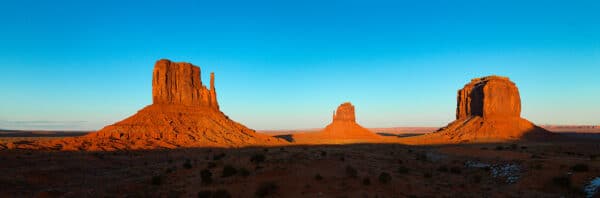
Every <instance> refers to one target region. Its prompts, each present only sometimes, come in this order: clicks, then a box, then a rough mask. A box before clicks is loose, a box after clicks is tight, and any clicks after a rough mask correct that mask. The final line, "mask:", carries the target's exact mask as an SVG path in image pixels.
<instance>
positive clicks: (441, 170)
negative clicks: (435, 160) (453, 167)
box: [437, 166, 448, 172]
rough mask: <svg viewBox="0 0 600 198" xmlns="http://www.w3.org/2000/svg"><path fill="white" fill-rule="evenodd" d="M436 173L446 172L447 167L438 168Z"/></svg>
mask: <svg viewBox="0 0 600 198" xmlns="http://www.w3.org/2000/svg"><path fill="white" fill-rule="evenodd" d="M437 171H439V172H448V167H446V166H440V167H439V168H438V169H437Z"/></svg>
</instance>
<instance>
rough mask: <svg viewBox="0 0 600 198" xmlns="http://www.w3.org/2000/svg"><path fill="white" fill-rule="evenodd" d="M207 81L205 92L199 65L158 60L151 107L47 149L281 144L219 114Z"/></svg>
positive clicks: (155, 68)
mask: <svg viewBox="0 0 600 198" xmlns="http://www.w3.org/2000/svg"><path fill="white" fill-rule="evenodd" d="M210 77H211V78H210V89H208V88H207V87H206V86H204V85H203V84H202V81H201V79H200V68H199V67H197V66H194V65H192V64H190V63H184V62H181V63H176V62H171V61H170V60H166V59H162V60H159V61H157V62H156V65H155V66H154V72H153V76H152V100H153V103H152V104H151V105H149V106H146V107H145V108H143V109H142V110H140V111H138V112H137V113H136V114H135V115H133V116H131V117H129V118H127V119H125V120H122V121H120V122H117V123H115V124H113V125H109V126H106V127H104V128H103V129H101V130H99V131H97V132H95V133H90V134H88V135H86V136H83V137H78V138H65V139H61V140H56V141H51V142H49V143H48V142H46V146H50V147H52V148H55V149H62V150H128V149H157V148H182V147H241V146H266V145H278V144H282V143H285V141H283V140H280V139H277V138H273V137H270V136H267V135H263V134H258V133H256V132H255V131H254V130H252V129H249V128H247V127H245V126H244V125H241V124H239V123H237V122H235V121H233V120H231V119H229V117H227V116H226V115H225V114H224V113H223V112H221V111H220V110H219V104H218V102H217V93H216V90H215V76H214V73H211V75H210ZM30 146H34V145H30Z"/></svg>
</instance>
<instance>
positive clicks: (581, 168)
mask: <svg viewBox="0 0 600 198" xmlns="http://www.w3.org/2000/svg"><path fill="white" fill-rule="evenodd" d="M589 169H590V168H589V167H588V165H587V164H575V165H574V166H572V167H571V170H573V171H575V172H587V171H588V170H589Z"/></svg>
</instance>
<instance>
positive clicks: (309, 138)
mask: <svg viewBox="0 0 600 198" xmlns="http://www.w3.org/2000/svg"><path fill="white" fill-rule="evenodd" d="M293 139H294V140H295V141H296V142H297V143H303V144H311V143H332V144H338V143H356V142H374V141H375V142H376V141H379V140H382V139H383V138H382V137H381V136H380V135H378V134H375V133H373V132H371V131H370V130H368V129H366V128H364V127H362V126H360V125H359V124H358V123H356V115H355V112H354V105H352V104H351V103H349V102H346V103H343V104H341V105H340V106H339V107H338V108H337V110H336V111H335V112H334V113H333V121H332V122H331V124H329V125H327V126H326V127H325V129H323V130H321V131H319V132H314V133H301V134H296V135H293Z"/></svg>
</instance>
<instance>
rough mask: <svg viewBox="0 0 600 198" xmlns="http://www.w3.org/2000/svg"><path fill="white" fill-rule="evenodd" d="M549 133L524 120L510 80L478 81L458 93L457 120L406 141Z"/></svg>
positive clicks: (480, 139)
mask: <svg viewBox="0 0 600 198" xmlns="http://www.w3.org/2000/svg"><path fill="white" fill-rule="evenodd" d="M548 134H549V133H548V132H547V131H546V130H544V129H542V128H541V127H538V126H536V125H534V124H533V123H531V122H529V121H528V120H526V119H523V118H521V98H520V95H519V90H518V88H517V86H516V85H515V83H513V82H512V81H510V79H509V78H507V77H500V76H488V77H483V78H476V79H473V80H471V82H470V83H468V84H467V85H465V86H464V88H463V89H461V90H459V91H458V96H457V108H456V120H455V121H453V122H452V123H450V124H448V126H446V127H444V128H441V129H439V130H438V131H437V132H434V133H431V134H426V135H423V136H419V137H413V138H404V139H403V141H404V142H407V143H415V144H445V143H461V142H497V141H508V140H524V139H537V138H543V137H545V136H547V135H548Z"/></svg>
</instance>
